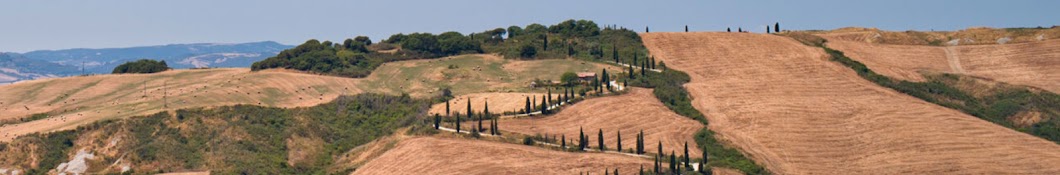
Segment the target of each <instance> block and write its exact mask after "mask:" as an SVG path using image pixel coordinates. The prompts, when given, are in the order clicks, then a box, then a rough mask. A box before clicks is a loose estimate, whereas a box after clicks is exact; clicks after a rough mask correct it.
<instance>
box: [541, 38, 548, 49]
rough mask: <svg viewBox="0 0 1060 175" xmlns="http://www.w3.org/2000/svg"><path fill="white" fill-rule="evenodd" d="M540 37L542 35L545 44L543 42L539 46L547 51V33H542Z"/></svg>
mask: <svg viewBox="0 0 1060 175" xmlns="http://www.w3.org/2000/svg"><path fill="white" fill-rule="evenodd" d="M542 37H543V38H544V40H545V44H543V45H542V46H541V47H542V48H541V50H545V51H548V34H544V35H542Z"/></svg>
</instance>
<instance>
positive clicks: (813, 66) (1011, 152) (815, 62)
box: [641, 33, 1060, 174]
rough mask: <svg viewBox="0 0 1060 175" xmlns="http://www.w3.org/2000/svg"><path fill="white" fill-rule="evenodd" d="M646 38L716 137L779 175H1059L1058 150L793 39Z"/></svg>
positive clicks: (695, 35) (691, 35) (671, 35)
mask: <svg viewBox="0 0 1060 175" xmlns="http://www.w3.org/2000/svg"><path fill="white" fill-rule="evenodd" d="M641 37H642V38H643V39H644V41H645V45H647V47H648V49H649V50H650V51H651V53H652V54H653V55H654V56H655V57H656V58H657V59H659V60H661V61H664V62H666V65H668V66H669V67H670V68H673V69H678V70H682V71H685V72H688V73H689V74H690V76H691V77H692V82H691V83H688V84H686V88H688V90H689V92H690V93H691V94H692V96H693V97H694V101H693V105H694V106H695V107H696V109H698V110H700V111H702V112H704V113H705V114H706V116H707V118H708V119H709V120H710V122H711V125H710V126H709V127H710V129H711V130H714V131H716V132H717V135H716V136H719V137H721V138H723V139H724V140H727V141H729V142H731V143H732V144H733V145H735V146H736V147H738V148H740V149H742V150H743V151H744V152H745V153H748V154H750V156H751V157H752V159H755V161H756V162H758V163H760V164H762V165H764V166H766V167H767V169H769V170H770V171H772V172H774V173H778V174H810V173H820V174H910V173H912V174H939V173H944V174H998V173H1001V174H1057V173H1060V166H1056V165H1060V145H1057V144H1055V143H1052V142H1049V141H1046V140H1043V139H1040V138H1036V137H1033V136H1030V135H1027V134H1023V133H1020V132H1016V131H1013V130H1010V129H1007V128H1004V127H1001V126H997V125H994V124H992V123H990V122H987V121H983V120H980V119H977V118H975V117H973V116H969V115H966V114H963V113H960V112H958V111H955V110H951V109H947V108H944V107H940V106H936V105H933V104H930V103H928V102H924V101H921V100H919V99H916V98H913V97H910V96H906V95H903V94H900V93H898V92H894V91H892V90H890V89H887V88H883V87H879V86H877V85H875V84H873V83H872V82H869V81H867V80H864V79H862V78H860V77H858V76H857V75H856V74H855V73H854V72H853V71H852V70H850V69H849V68H846V67H843V66H842V65H839V64H838V63H834V62H831V61H829V60H828V58H827V57H826V54H825V53H824V52H823V51H822V50H820V49H817V48H813V47H809V46H805V45H802V44H800V43H799V42H797V41H795V40H793V39H790V38H786V37H781V36H773V35H761V34H749V33H646V34H642V35H641Z"/></svg>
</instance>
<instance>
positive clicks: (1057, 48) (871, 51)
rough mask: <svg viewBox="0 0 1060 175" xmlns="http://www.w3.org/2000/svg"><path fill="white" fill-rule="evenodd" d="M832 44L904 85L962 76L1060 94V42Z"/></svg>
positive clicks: (832, 41) (836, 41) (832, 40)
mask: <svg viewBox="0 0 1060 175" xmlns="http://www.w3.org/2000/svg"><path fill="white" fill-rule="evenodd" d="M826 38H828V37H826ZM827 44H828V46H829V47H831V48H833V49H836V50H840V51H843V52H844V53H845V54H846V55H847V56H849V57H850V58H851V59H855V60H857V61H859V62H862V63H865V65H866V66H868V67H869V68H870V69H872V70H874V71H876V72H879V73H880V74H883V75H885V76H889V77H894V78H898V79H901V80H909V81H924V80H925V79H924V77H923V76H922V75H921V73H920V72H933V73H957V74H964V75H970V76H974V77H979V78H985V79H989V80H994V81H1000V82H1006V83H1011V84H1017V85H1025V86H1031V87H1035V88H1040V89H1045V90H1048V91H1052V92H1054V93H1060V40H1046V41H1041V42H1029V43H1021V44H1004V45H974V46H948V47H935V46H912V45H885V44H869V43H864V42H853V41H844V40H839V39H834V38H829V42H828V43H827Z"/></svg>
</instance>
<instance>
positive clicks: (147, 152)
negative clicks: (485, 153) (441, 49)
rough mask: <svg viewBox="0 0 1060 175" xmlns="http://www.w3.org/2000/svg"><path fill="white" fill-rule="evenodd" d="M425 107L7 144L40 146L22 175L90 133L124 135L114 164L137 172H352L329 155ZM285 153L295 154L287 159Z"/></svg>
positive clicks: (249, 116)
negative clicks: (296, 154) (118, 161)
mask: <svg viewBox="0 0 1060 175" xmlns="http://www.w3.org/2000/svg"><path fill="white" fill-rule="evenodd" d="M429 104H430V102H428V101H426V100H416V99H411V98H409V97H408V96H384V95H375V94H362V95H357V96H344V97H340V98H338V99H336V100H335V101H333V102H330V103H327V104H323V105H320V106H315V107H309V108H294V109H282V108H268V107H259V106H249V105H239V106H230V107H219V108H216V109H187V110H177V111H176V112H175V114H170V113H166V112H163V113H158V114H154V115H150V116H144V117H134V118H130V119H126V120H121V121H107V122H99V123H96V124H91V125H86V126H83V127H80V128H78V129H77V130H75V131H63V132H55V133H49V134H43V135H28V136H25V137H21V138H19V139H17V140H16V141H15V142H19V143H36V144H39V145H41V146H45V148H44V149H40V150H41V151H42V152H43V154H42V155H44V156H42V157H43V158H44V159H42V160H39V163H40V166H38V167H36V168H29V170H30V171H29V172H30V173H29V174H37V173H34V172H46V171H47V170H48V169H52V168H55V167H56V165H58V163H59V162H62V161H65V160H66V159H68V157H69V155H71V154H72V152H73V151H76V150H73V149H71V147H73V146H74V145H73V140H75V139H77V138H82V137H90V138H91V137H93V135H91V134H89V133H90V132H93V131H100V132H104V133H108V134H119V135H121V134H125V135H126V136H125V137H124V138H122V139H121V140H120V142H119V145H120V146H119V147H120V148H121V149H120V150H121V151H122V155H124V156H123V157H122V162H129V163H130V164H132V165H133V166H134V167H133V170H134V171H135V172H140V173H157V172H173V171H188V170H210V171H211V172H213V173H219V174H348V173H349V171H352V169H349V168H348V167H335V163H336V162H335V161H336V160H334V158H338V155H341V154H343V153H345V152H347V151H349V150H350V149H352V148H353V147H356V146H358V145H362V144H365V143H368V142H370V141H372V140H374V139H376V138H378V137H380V136H385V135H389V134H391V133H392V132H393V131H394V130H395V129H396V128H399V127H404V126H408V125H409V124H411V123H412V122H413V121H417V120H418V119H419V118H421V117H422V116H423V115H425V114H426V110H427V108H428V106H429ZM102 142H109V140H105V141H102ZM296 149H297V150H296ZM292 150H295V151H297V152H300V153H301V156H300V157H298V158H293V157H288V156H289V155H291V154H289V152H290V151H292ZM103 159H104V160H109V161H110V162H113V160H114V159H115V158H113V157H111V158H107V157H104V158H103ZM291 160H297V161H291ZM289 162H290V163H289ZM140 165H145V166H140ZM25 168H28V167H25Z"/></svg>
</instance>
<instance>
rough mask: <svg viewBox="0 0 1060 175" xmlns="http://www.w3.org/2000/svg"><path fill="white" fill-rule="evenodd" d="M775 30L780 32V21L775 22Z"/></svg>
mask: <svg viewBox="0 0 1060 175" xmlns="http://www.w3.org/2000/svg"><path fill="white" fill-rule="evenodd" d="M773 31H774V32H777V33H780V22H777V23H776V24H773Z"/></svg>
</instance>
